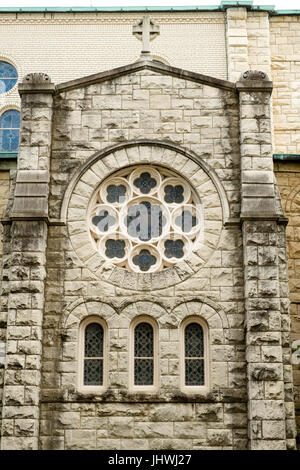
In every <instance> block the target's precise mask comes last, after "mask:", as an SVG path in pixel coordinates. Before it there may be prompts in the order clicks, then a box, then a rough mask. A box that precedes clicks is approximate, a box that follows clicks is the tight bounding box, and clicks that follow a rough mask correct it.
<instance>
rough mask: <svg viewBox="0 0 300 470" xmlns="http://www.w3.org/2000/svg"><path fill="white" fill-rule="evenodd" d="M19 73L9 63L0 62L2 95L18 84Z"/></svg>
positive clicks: (0, 90)
mask: <svg viewBox="0 0 300 470" xmlns="http://www.w3.org/2000/svg"><path fill="white" fill-rule="evenodd" d="M17 79H18V72H17V70H16V68H15V67H14V66H13V65H11V64H9V63H8V62H4V61H0V93H6V92H7V91H9V90H11V88H13V86H15V84H16V83H17Z"/></svg>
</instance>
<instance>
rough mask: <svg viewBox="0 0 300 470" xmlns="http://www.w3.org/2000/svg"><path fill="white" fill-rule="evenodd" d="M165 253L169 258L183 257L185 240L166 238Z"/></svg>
mask: <svg viewBox="0 0 300 470" xmlns="http://www.w3.org/2000/svg"><path fill="white" fill-rule="evenodd" d="M164 245H165V251H164V254H165V256H166V257H167V258H173V257H174V258H183V256H184V251H183V247H184V242H183V241H182V240H166V241H165V243H164Z"/></svg>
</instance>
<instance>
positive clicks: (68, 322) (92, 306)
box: [61, 297, 116, 333]
mask: <svg viewBox="0 0 300 470" xmlns="http://www.w3.org/2000/svg"><path fill="white" fill-rule="evenodd" d="M115 314H116V310H115V308H114V307H112V306H111V305H110V304H108V303H105V302H102V301H101V300H100V299H98V298H96V299H94V298H89V299H84V298H82V297H81V298H79V299H77V300H76V301H74V302H72V303H71V305H69V306H68V308H67V309H66V311H65V313H64V314H63V316H62V319H61V329H62V331H64V332H66V333H67V332H68V331H69V330H70V329H74V328H78V326H79V324H80V323H81V321H82V320H83V319H84V318H86V317H88V316H99V317H102V318H103V319H104V320H105V321H108V320H109V319H110V318H111V317H112V316H113V315H115Z"/></svg>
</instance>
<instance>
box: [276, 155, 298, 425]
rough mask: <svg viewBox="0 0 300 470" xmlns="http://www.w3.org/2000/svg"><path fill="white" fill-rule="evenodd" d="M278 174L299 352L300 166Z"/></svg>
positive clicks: (280, 166) (285, 166)
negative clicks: (285, 225)
mask: <svg viewBox="0 0 300 470" xmlns="http://www.w3.org/2000/svg"><path fill="white" fill-rule="evenodd" d="M275 175H276V179H277V182H278V188H279V190H280V193H281V197H282V204H283V208H284V211H285V214H286V216H287V217H288V218H289V223H288V226H287V242H288V244H287V251H288V260H289V261H288V267H289V292H290V301H291V342H292V345H293V344H295V347H294V349H293V351H294V352H296V341H299V337H300V308H299V301H300V290H299V287H300V286H299V264H300V261H299V258H300V250H299V249H300V244H299V241H300V239H299V181H300V180H299V178H300V175H299V166H298V164H295V163H288V162H285V163H279V162H278V163H276V165H275ZM293 376H294V389H295V402H296V405H295V407H296V421H297V429H299V428H300V409H299V403H300V367H299V364H296V363H294V365H293Z"/></svg>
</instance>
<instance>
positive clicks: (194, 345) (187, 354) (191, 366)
mask: <svg viewBox="0 0 300 470" xmlns="http://www.w3.org/2000/svg"><path fill="white" fill-rule="evenodd" d="M206 333H207V328H206V327H205V325H204V324H203V323H202V322H201V321H199V319H198V318H189V319H187V320H186V321H184V322H183V324H182V343H183V348H182V380H181V384H182V387H183V388H184V389H186V390H191V391H192V390H193V389H195V387H207V386H208V383H207V381H208V374H207V370H206V369H207V344H206V343H207V338H206V336H207V335H206Z"/></svg>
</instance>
